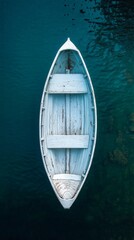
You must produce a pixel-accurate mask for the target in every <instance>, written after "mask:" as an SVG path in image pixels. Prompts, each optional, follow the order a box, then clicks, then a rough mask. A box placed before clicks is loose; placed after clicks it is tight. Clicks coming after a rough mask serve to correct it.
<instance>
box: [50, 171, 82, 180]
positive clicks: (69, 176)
mask: <svg viewBox="0 0 134 240" xmlns="http://www.w3.org/2000/svg"><path fill="white" fill-rule="evenodd" d="M53 179H55V180H60V179H61V180H63V179H65V180H66V179H67V180H75V181H81V175H77V174H67V173H63V174H55V175H53Z"/></svg>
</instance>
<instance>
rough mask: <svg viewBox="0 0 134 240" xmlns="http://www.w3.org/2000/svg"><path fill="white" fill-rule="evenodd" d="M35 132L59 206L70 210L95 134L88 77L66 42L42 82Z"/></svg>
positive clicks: (90, 156) (76, 52)
mask: <svg viewBox="0 0 134 240" xmlns="http://www.w3.org/2000/svg"><path fill="white" fill-rule="evenodd" d="M39 133H40V148H41V155H42V160H43V163H44V167H45V170H46V173H47V175H48V178H49V180H50V182H51V185H52V187H53V189H54V192H55V194H56V196H57V197H58V199H59V201H60V203H61V204H62V206H63V207H64V208H70V207H71V205H72V204H73V202H74V201H75V200H76V198H77V196H78V194H79V192H80V190H81V188H82V186H83V184H84V182H85V180H86V177H87V174H88V172H89V169H90V167H91V163H92V159H93V155H94V150H95V144H96V134H97V113H96V101H95V95H94V90H93V86H92V82H91V78H90V75H89V73H88V70H87V67H86V65H85V63H84V60H83V58H82V56H81V53H80V52H79V50H78V49H77V48H76V46H75V45H74V44H73V43H72V42H71V41H70V39H68V40H67V41H66V42H65V44H63V46H62V47H61V48H60V49H59V51H58V52H57V55H56V57H55V59H54V61H53V63H52V66H51V68H50V71H49V73H48V76H47V79H46V83H45V86H44V90H43V94H42V100H41V106H40V122H39Z"/></svg>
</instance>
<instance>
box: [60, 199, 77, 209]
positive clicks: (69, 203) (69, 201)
mask: <svg viewBox="0 0 134 240" xmlns="http://www.w3.org/2000/svg"><path fill="white" fill-rule="evenodd" d="M59 201H60V203H61V205H62V206H63V208H65V209H69V208H70V207H71V206H72V204H73V202H74V201H75V199H62V198H59Z"/></svg>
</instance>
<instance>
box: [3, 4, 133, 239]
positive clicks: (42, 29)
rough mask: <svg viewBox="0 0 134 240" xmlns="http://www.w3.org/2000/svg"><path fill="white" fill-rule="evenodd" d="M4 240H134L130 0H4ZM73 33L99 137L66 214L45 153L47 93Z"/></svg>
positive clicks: (131, 12) (131, 11)
mask: <svg viewBox="0 0 134 240" xmlns="http://www.w3.org/2000/svg"><path fill="white" fill-rule="evenodd" d="M0 19H1V21H0V83H1V94H0V103H1V130H0V146H1V148H0V239H1V240H8V239H11V240H21V239H23V240H40V239H41V240H42V239H46V240H49V239H59V240H60V239H77V240H78V239H80V240H81V239H90V240H98V239H99V240H134V187H133V186H134V24H133V23H134V3H133V2H132V1H125V0H107V1H106V0H98V1H97V0H90V1H89V0H85V1H84V0H81V1H76V0H58V1H56V0H51V1H48V0H38V1H37V0H27V1H26V0H23V1H21V0H0ZM67 37H70V38H71V40H72V41H73V42H74V43H75V44H76V46H77V47H78V48H79V49H80V51H81V53H82V55H83V57H84V59H85V62H86V64H87V67H88V69H89V72H90V75H91V78H92V82H93V86H94V90H95V95H96V101H97V109H98V138H97V145H96V151H95V156H94V160H93V164H92V167H91V171H90V173H89V176H88V178H87V181H86V183H85V185H84V187H83V189H82V191H81V193H80V195H79V197H78V199H77V201H76V202H75V204H74V205H73V206H72V208H71V209H70V210H68V211H65V210H64V209H62V207H61V206H60V204H59V202H58V200H57V199H56V197H55V195H54V193H53V191H52V188H51V186H50V184H49V181H48V179H47V177H46V174H45V171H44V168H43V164H42V160H41V155H40V149H39V139H38V118H39V105H40V99H41V95H42V90H43V86H44V82H45V78H46V76H47V73H48V70H49V68H50V65H51V63H52V61H53V58H54V56H55V54H56V52H57V50H58V48H59V47H60V46H61V45H62V44H63V43H64V42H65V41H66V39H67Z"/></svg>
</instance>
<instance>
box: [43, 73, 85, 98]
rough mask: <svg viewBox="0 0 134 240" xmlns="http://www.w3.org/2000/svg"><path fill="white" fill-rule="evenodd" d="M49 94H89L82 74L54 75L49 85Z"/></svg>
mask: <svg viewBox="0 0 134 240" xmlns="http://www.w3.org/2000/svg"><path fill="white" fill-rule="evenodd" d="M47 91H48V93H61V94H64V93H70V94H71V93H87V87H86V82H85V79H84V76H83V75H82V74H54V75H53V77H52V78H51V79H50V82H49V84H48V89H47Z"/></svg>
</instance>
